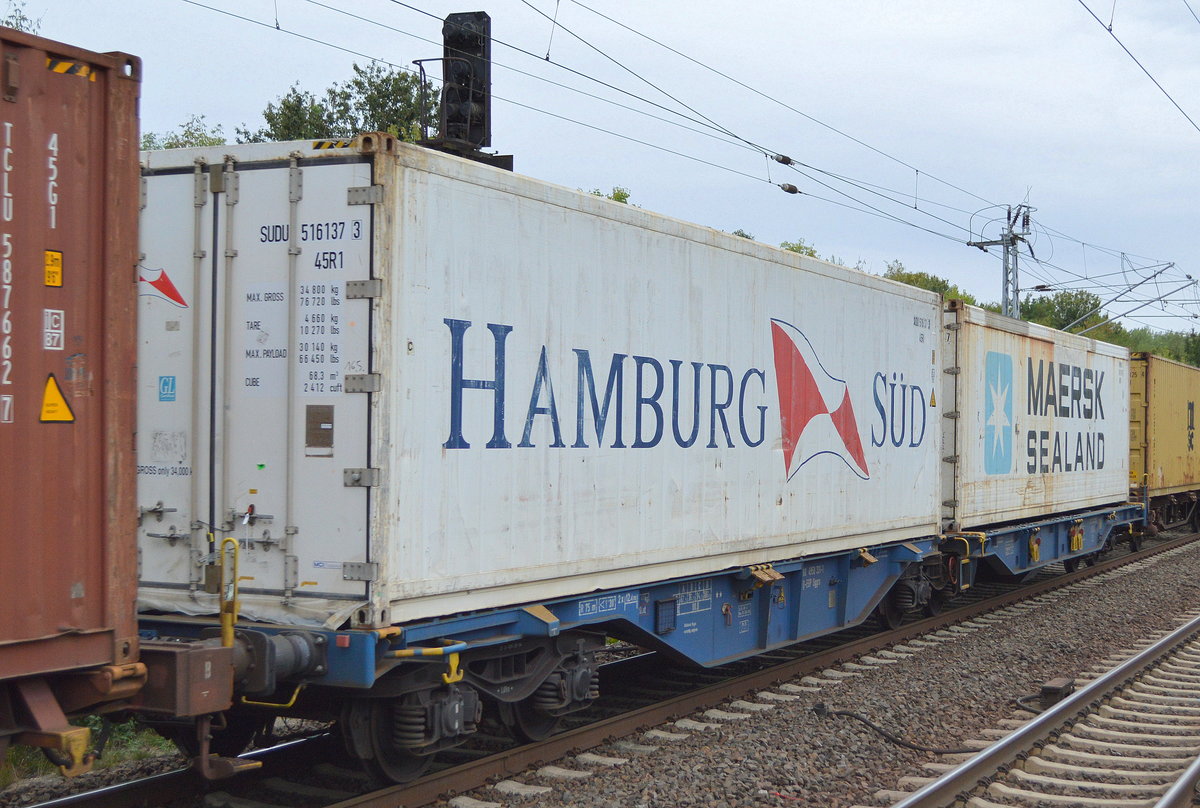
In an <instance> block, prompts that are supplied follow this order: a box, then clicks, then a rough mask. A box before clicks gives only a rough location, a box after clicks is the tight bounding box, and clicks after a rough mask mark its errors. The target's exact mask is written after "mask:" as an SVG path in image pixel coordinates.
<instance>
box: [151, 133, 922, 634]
mask: <svg viewBox="0 0 1200 808" xmlns="http://www.w3.org/2000/svg"><path fill="white" fill-rule="evenodd" d="M326 146H329V148H325V147H326ZM144 175H145V179H146V206H145V209H144V212H143V218H142V231H141V232H142V251H143V252H144V254H145V260H144V266H143V270H142V273H143V274H142V284H141V286H142V295H141V298H140V304H139V324H140V341H141V346H140V354H139V368H140V371H141V373H140V376H139V397H138V398H139V424H140V428H139V432H138V498H139V505H140V506H141V507H142V508H143V509H157V510H155V511H154V513H153V514H151V515H148V516H147V517H145V518H143V520H142V525H141V538H140V542H141V549H142V569H141V587H140V603H141V605H142V606H143V607H144V608H153V609H163V610H167V611H172V612H183V613H193V614H207V613H212V612H213V611H215V609H216V608H217V606H216V599H215V596H214V595H213V594H211V593H210V592H209V591H207V589H208V587H206V575H207V573H206V569H205V567H206V565H208V564H210V563H211V561H212V558H213V556H212V553H213V549H214V547H215V546H216V545H217V543H218V542H219V541H220V540H221V539H222V538H224V537H234V538H236V539H237V540H238V542H239V544H240V547H241V552H240V578H241V588H240V592H241V605H242V610H243V614H245V616H247V617H248V618H251V619H261V620H271V621H278V622H284V623H293V624H306V625H325V626H328V627H334V626H340V625H344V624H349V625H363V626H371V625H382V624H388V623H395V622H402V621H406V620H414V619H418V618H429V617H437V616H440V615H446V614H452V613H456V612H463V611H468V610H475V609H485V608H491V607H499V606H509V605H514V604H520V603H528V602H538V601H541V600H544V599H548V598H553V597H559V596H568V595H574V594H577V593H583V592H589V591H592V590H595V589H602V588H609V587H620V586H632V585H639V584H642V583H647V582H652V581H658V580H664V579H667V578H678V577H681V576H687V575H694V574H703V573H708V572H712V571H716V570H721V569H725V568H728V567H733V566H739V565H745V564H753V563H761V562H765V561H770V560H772V559H786V558H793V557H797V556H801V555H807V554H814V553H824V552H835V551H845V550H847V549H849V548H858V547H868V546H872V545H877V544H880V543H885V542H898V541H904V540H907V539H911V538H915V537H919V536H929V535H933V534H936V533H937V532H938V528H939V516H940V500H941V492H940V478H939V463H940V458H941V447H940V434H939V419H940V412H941V410H940V409H938V403H937V400H936V399H937V397H938V396H937V395H935V393H937V394H939V395H940V389H937V390H935V388H937V386H938V385H939V384H940V381H939V380H940V378H941V375H942V366H943V363H942V359H941V356H940V354H941V350H942V348H941V342H940V340H939V333H940V332H941V307H940V299H939V297H938V296H937V295H935V294H933V293H930V292H926V291H923V290H919V289H915V288H912V287H907V286H902V285H899V284H895V283H892V282H890V281H887V280H884V279H882V278H879V277H876V276H872V275H868V274H866V273H862V272H857V271H854V270H848V269H845V268H843V267H837V266H834V265H830V264H827V263H824V262H821V261H815V260H811V259H808V258H805V257H801V256H798V255H796V254H794V253H789V252H785V251H781V250H776V249H773V248H770V247H766V246H764V245H761V244H757V243H754V242H752V241H749V240H747V239H743V238H739V237H736V236H731V235H728V234H725V233H721V232H718V231H716V230H711V229H708V228H704V227H699V226H695V225H690V224H685V223H683V222H680V221H676V220H673V219H669V218H666V217H663V216H658V215H655V214H653V213H650V212H648V211H645V210H641V209H638V208H635V207H630V206H626V205H621V204H618V203H614V202H611V201H609V200H605V199H601V198H598V197H595V196H591V195H589V194H584V193H579V192H576V191H573V190H570V189H566V188H561V187H557V186H553V185H549V184H547V183H544V182H539V181H536V180H533V179H530V178H527V177H522V176H519V175H516V174H512V173H509V172H505V171H501V170H497V169H494V168H490V167H488V166H484V165H480V164H478V163H474V162H470V161H467V160H463V159H459V158H456V157H451V156H447V155H445V154H441V153H438V152H434V151H430V150H426V149H422V148H419V147H416V146H411V145H407V144H402V143H399V142H397V141H395V140H394V139H392V138H390V137H387V136H386V135H366V136H362V137H361V138H360V139H358V140H356V141H355V143H354V144H353V145H352V146H346V145H345V144H340V145H339V144H324V143H316V144H314V143H310V142H303V143H283V144H256V145H244V146H227V147H218V148H213V149H194V150H179V151H168V152H153V153H148V154H146V155H144ZM147 512H148V513H149V511H147Z"/></svg>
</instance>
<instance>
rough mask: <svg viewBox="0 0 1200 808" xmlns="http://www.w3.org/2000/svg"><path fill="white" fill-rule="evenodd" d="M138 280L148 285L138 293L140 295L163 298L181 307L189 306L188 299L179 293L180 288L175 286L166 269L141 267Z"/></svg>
mask: <svg viewBox="0 0 1200 808" xmlns="http://www.w3.org/2000/svg"><path fill="white" fill-rule="evenodd" d="M138 280H139V281H140V282H141V283H144V284H146V287H143V291H141V292H139V293H138V294H139V295H149V296H150V297H157V298H161V299H163V300H166V301H167V302H169V303H172V304H174V305H176V306H179V307H180V308H181V309H186V308H187V307H188V304H187V301H186V300H184V299H183V295H181V294H179V290H178V289H176V288H175V284H173V283H171V279H170V278H169V277H167V271H166V270H165V269H147V268H146V267H139V273H138ZM147 287H148V288H147Z"/></svg>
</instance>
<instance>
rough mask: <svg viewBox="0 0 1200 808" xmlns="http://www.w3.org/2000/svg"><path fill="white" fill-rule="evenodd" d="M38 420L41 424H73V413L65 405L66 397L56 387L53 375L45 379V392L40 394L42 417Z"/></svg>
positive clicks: (67, 405)
mask: <svg viewBox="0 0 1200 808" xmlns="http://www.w3.org/2000/svg"><path fill="white" fill-rule="evenodd" d="M39 420H40V421H41V422H42V423H43V424H73V423H75V413H74V411H72V410H71V405H70V404H68V403H67V397H66V396H64V395H63V391H62V388H61V387H59V386H58V379H56V378H54V374H53V373H51V374H50V375H49V376H47V377H46V391H45V392H44V393H43V394H42V417H41V418H40V419H39Z"/></svg>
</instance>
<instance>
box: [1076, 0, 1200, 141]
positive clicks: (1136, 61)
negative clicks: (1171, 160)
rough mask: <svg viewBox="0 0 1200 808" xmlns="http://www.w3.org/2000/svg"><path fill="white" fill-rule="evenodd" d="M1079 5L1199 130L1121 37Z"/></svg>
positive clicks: (1193, 125) (1086, 8)
mask: <svg viewBox="0 0 1200 808" xmlns="http://www.w3.org/2000/svg"><path fill="white" fill-rule="evenodd" d="M1079 5H1081V6H1083V7H1084V9H1085V10H1086V11H1087V13H1088V14H1091V15H1092V19H1093V20H1095V21H1096V22H1098V23H1100V25H1101V26H1102V27H1103V28H1104V30H1106V31H1108V35H1109V36H1111V37H1112V38H1113V41H1115V42H1116V43H1117V44H1118V45H1120V46H1121V50H1123V51H1125V53H1126V54H1128V55H1129V58H1130V59H1132V60H1133V62H1134V64H1136V65H1137V66H1138V67H1140V68H1141V69H1142V72H1143V73H1145V74H1146V77H1147V78H1149V79H1150V81H1152V82H1154V86H1155V87H1157V88H1158V89H1159V90H1161V91H1162V94H1163V95H1165V96H1166V97H1167V100H1168V101H1170V102H1171V104H1172V105H1174V107H1175V109H1177V110H1179V114H1180V115H1182V116H1183V117H1185V118H1187V122H1188V123H1190V124H1191V125H1192V128H1193V129H1195V130H1196V131H1197V132H1200V126H1197V125H1196V122H1195V121H1193V120H1192V116H1191V115H1188V114H1187V113H1186V112H1184V111H1183V107H1181V106H1179V104H1177V103H1176V102H1175V99H1174V98H1172V97H1171V94H1170V93H1169V92H1167V90H1166V88H1165V87H1163V86H1162V85H1161V84H1159V83H1158V79H1156V78H1154V76H1153V75H1151V73H1150V71H1149V70H1147V69H1146V66H1145V65H1143V64H1142V63H1141V62H1139V61H1138V58H1137V57H1136V56H1134V55H1133V52H1132V51H1130V50H1129V48H1127V47H1125V43H1124V42H1122V41H1121V39H1120V38H1119V37H1118V36H1117V35H1116V34H1114V33H1113V31H1112V27H1111V26H1107V25H1104V23H1103V22H1102V21H1101V19H1100V18H1099V17H1097V16H1096V14H1095V12H1093V11H1092V10H1091V9H1090V8H1088V5H1087V3H1085V2H1083V0H1079ZM1188 10H1189V11H1190V10H1191V6H1188Z"/></svg>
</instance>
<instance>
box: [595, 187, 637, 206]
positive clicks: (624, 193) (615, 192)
mask: <svg viewBox="0 0 1200 808" xmlns="http://www.w3.org/2000/svg"><path fill="white" fill-rule="evenodd" d="M589 193H590V194H591V195H592V196H602V197H604V198H605V199H611V200H612V201H613V202H620V203H621V204H622V205H628V204H629V196H630V191H629V189H628V188H622V187H621V186H620V185H614V186H613V189H612V192H611V193H607V194H606V193H604V192H603V191H601V190H600V189H599V188H593V189H592V190H591V191H589Z"/></svg>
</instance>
